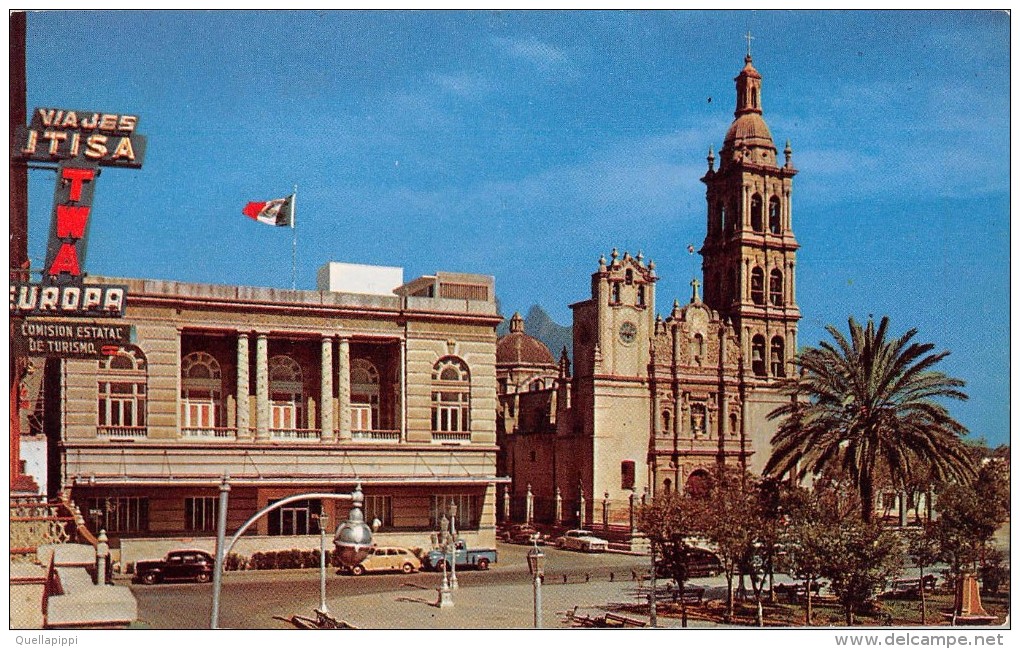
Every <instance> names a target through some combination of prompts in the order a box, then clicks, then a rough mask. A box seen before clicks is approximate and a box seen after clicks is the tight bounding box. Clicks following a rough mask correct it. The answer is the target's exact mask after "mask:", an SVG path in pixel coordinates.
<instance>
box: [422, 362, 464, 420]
mask: <svg viewBox="0 0 1020 649" xmlns="http://www.w3.org/2000/svg"><path fill="white" fill-rule="evenodd" d="M470 413H471V374H470V372H469V371H468V366H467V365H466V364H465V363H464V361H462V360H461V359H459V358H457V357H456V356H446V357H443V358H441V359H439V362H437V363H436V364H435V366H434V367H433V368H432V431H433V432H468V431H470V430H471V419H470Z"/></svg>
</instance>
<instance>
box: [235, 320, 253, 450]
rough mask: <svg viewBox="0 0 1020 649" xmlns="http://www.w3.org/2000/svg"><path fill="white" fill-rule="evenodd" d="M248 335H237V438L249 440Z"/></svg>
mask: <svg viewBox="0 0 1020 649" xmlns="http://www.w3.org/2000/svg"><path fill="white" fill-rule="evenodd" d="M249 389H250V383H249V381H248V334H245V333H238V334H237V395H236V400H237V404H236V407H237V420H236V422H237V438H238V439H251V428H250V426H249V420H248V412H249V403H248V391H249Z"/></svg>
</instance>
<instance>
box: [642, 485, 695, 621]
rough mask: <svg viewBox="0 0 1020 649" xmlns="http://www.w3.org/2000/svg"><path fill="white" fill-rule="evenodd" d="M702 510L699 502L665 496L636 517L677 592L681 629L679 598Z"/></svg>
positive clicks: (683, 605) (683, 601)
mask: <svg viewBox="0 0 1020 649" xmlns="http://www.w3.org/2000/svg"><path fill="white" fill-rule="evenodd" d="M703 508H704V503H703V501H701V500H699V499H695V498H692V497H690V496H685V495H682V494H679V493H677V492H666V493H663V494H661V495H657V496H656V497H655V498H654V499H653V500H652V502H651V503H649V504H648V505H645V506H644V507H642V508H641V510H640V516H639V528H640V529H641V531H642V532H644V533H645V535H646V536H647V537H648V540H649V541H650V542H651V544H652V548H653V550H654V552H655V553H656V554H657V555H658V556H659V557H660V562H661V565H662V566H664V567H665V569H666V570H667V571H668V572H669V575H670V576H671V577H672V578H673V581H675V582H676V585H677V588H678V589H679V592H680V612H681V617H682V619H683V625H684V626H687V603H686V598H685V597H684V596H683V594H684V588H685V586H686V584H687V580H688V578H689V576H690V560H691V554H692V552H691V549H692V548H694V547H695V545H694V540H695V539H696V538H697V537H698V536H699V534H700V533H701V527H700V523H701V521H703V520H704V514H703Z"/></svg>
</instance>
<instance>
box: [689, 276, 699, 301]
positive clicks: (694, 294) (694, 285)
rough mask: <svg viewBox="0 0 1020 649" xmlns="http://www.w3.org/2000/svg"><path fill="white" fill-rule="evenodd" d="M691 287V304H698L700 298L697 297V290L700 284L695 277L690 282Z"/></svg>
mask: <svg viewBox="0 0 1020 649" xmlns="http://www.w3.org/2000/svg"><path fill="white" fill-rule="evenodd" d="M691 287H692V288H693V289H694V291H693V292H692V294H691V302H700V301H701V298H700V297H699V296H698V289H699V288H701V282H699V281H698V278H697V277H695V278H694V279H692V280H691Z"/></svg>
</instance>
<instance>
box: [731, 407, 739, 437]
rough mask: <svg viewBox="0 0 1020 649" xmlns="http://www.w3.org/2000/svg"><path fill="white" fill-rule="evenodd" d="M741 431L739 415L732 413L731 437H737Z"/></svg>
mask: <svg viewBox="0 0 1020 649" xmlns="http://www.w3.org/2000/svg"><path fill="white" fill-rule="evenodd" d="M739 432H740V430H739V428H738V420H737V413H735V412H731V413H730V437H736V436H737V433H739Z"/></svg>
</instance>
